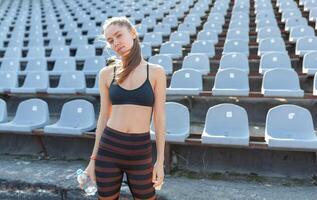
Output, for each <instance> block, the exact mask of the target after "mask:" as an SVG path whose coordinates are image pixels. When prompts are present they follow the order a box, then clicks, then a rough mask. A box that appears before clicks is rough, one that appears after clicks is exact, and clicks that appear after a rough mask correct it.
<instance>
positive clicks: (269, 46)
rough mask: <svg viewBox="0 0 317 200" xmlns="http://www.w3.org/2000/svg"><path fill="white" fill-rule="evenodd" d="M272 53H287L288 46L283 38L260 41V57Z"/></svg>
mask: <svg viewBox="0 0 317 200" xmlns="http://www.w3.org/2000/svg"><path fill="white" fill-rule="evenodd" d="M271 52H281V53H283V52H286V46H285V43H284V40H283V39H282V38H280V37H278V38H267V39H263V40H261V41H260V44H259V48H258V56H262V55H263V54H265V53H271Z"/></svg>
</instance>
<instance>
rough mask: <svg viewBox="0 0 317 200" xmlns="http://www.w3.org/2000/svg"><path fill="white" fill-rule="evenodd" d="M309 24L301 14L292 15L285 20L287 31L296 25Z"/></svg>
mask: <svg viewBox="0 0 317 200" xmlns="http://www.w3.org/2000/svg"><path fill="white" fill-rule="evenodd" d="M305 25H306V26H307V25H308V24H307V20H306V19H305V18H304V17H302V16H300V17H292V18H288V19H286V21H285V31H291V29H292V28H294V27H296V26H305Z"/></svg>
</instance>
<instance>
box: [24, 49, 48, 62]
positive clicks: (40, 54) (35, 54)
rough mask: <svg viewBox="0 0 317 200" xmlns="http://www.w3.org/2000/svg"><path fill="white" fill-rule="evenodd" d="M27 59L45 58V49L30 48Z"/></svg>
mask: <svg viewBox="0 0 317 200" xmlns="http://www.w3.org/2000/svg"><path fill="white" fill-rule="evenodd" d="M27 58H28V59H29V58H45V49H44V47H29V48H28V53H27Z"/></svg>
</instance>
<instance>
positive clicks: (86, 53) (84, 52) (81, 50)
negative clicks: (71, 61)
mask: <svg viewBox="0 0 317 200" xmlns="http://www.w3.org/2000/svg"><path fill="white" fill-rule="evenodd" d="M95 55H96V50H95V46H93V45H85V46H78V48H77V50H76V57H75V58H76V59H78V60H85V59H86V58H89V57H94V56H95Z"/></svg>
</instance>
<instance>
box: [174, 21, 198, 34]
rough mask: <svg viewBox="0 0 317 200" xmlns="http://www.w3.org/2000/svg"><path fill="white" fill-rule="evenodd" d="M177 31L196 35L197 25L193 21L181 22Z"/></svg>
mask: <svg viewBox="0 0 317 200" xmlns="http://www.w3.org/2000/svg"><path fill="white" fill-rule="evenodd" d="M177 31H179V32H188V33H189V34H190V35H191V36H194V35H196V26H195V25H194V24H191V23H181V24H179V26H178V29H177Z"/></svg>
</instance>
